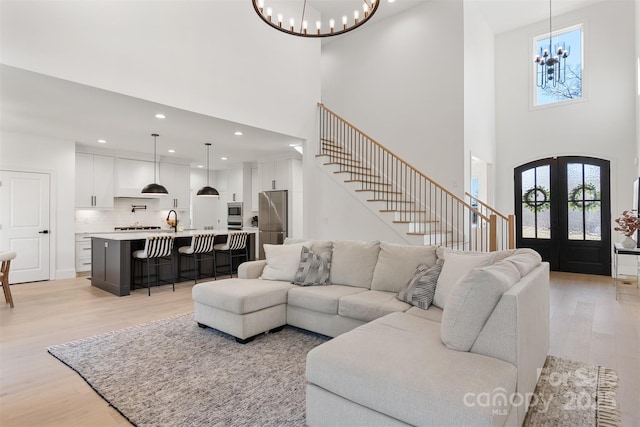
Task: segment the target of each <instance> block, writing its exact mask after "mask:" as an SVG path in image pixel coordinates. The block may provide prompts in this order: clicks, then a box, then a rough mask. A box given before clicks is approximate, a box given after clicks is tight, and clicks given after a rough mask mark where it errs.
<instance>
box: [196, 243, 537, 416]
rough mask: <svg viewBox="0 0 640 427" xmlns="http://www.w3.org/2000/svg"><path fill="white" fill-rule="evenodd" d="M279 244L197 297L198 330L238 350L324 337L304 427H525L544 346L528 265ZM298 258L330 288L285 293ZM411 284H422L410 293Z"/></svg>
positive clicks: (518, 258) (472, 256) (530, 255)
mask: <svg viewBox="0 0 640 427" xmlns="http://www.w3.org/2000/svg"><path fill="white" fill-rule="evenodd" d="M287 243H289V244H288V245H284V246H282V247H278V248H275V247H274V248H273V249H271V248H269V249H266V251H267V261H253V262H248V263H244V264H242V265H241V266H240V268H239V272H238V278H237V279H229V280H219V281H215V282H205V283H200V284H198V285H196V286H194V288H193V298H194V301H195V318H196V321H197V322H198V323H199V325H200V326H202V327H205V326H209V327H212V328H215V329H218V330H221V331H223V332H226V333H229V334H231V335H233V336H235V337H236V338H237V340H238V341H240V342H247V341H248V340H250V339H252V338H253V337H254V336H255V335H257V334H260V333H262V332H266V331H269V330H274V329H278V328H281V327H283V326H284V325H285V324H289V325H292V326H296V327H299V328H303V329H307V330H310V331H314V332H317V333H320V334H324V335H328V336H330V337H334V338H333V339H331V340H329V341H328V342H326V343H324V344H322V345H320V346H318V347H316V348H315V349H313V350H311V351H310V352H309V354H308V355H307V367H306V378H307V413H306V417H307V424H308V425H310V426H316V425H349V426H356V425H362V426H371V425H438V426H440V425H521V424H522V422H523V420H524V416H525V414H526V410H527V405H528V399H529V398H530V396H531V394H532V393H533V391H534V388H535V384H536V382H537V377H538V372H539V369H541V368H542V366H543V364H544V361H545V358H546V355H547V351H548V345H549V344H548V343H549V266H548V264H547V263H543V262H541V260H540V257H539V256H538V254H537V253H535V252H534V251H531V250H528V249H517V250H511V251H502V252H494V253H471V252H457V251H452V250H448V249H444V248H436V247H433V246H409V245H396V244H389V243H384V242H383V243H380V242H354V241H334V242H331V241H311V242H293V241H289V242H287ZM303 246H304V247H306V248H309V249H310V252H311V253H312V254H314V255H315V258H314V260H315V262H316V263H318V262H320V261H323V262H324V263H325V264H322V262H320V264H319V265H320V271H321V273H324V276H323V277H324V278H323V279H322V280H321V281H324V282H325V283H326V282H327V281H326V278H327V276H326V273H327V271H323V269H326V268H327V267H329V268H328V279H329V280H328V282H329V283H331V284H328V285H327V284H325V285H316V286H298V285H294V284H292V283H291V281H292V279H293V277H294V276H295V278H296V280H298V279H299V275H300V274H301V272H303V273H304V272H306V270H304V271H303V264H304V263H302V262H301V260H300V251H301V248H302V247H303ZM270 252H271V254H270ZM307 252H309V251H307ZM319 260H320V261H319ZM329 260H330V263H329ZM308 265H309V263H307V266H308ZM317 266H318V265H316V267H317ZM418 267H420V268H421V269H422V270H420V268H418ZM419 271H422V272H424V271H429V272H432V274H431V275H430V276H429V277H430V278H431V279H429V280H431V282H430V281H429V280H423V279H420V281H418V280H417V279H416V280H413V281H412V279H414V278H417V277H427V276H418V272H419ZM315 274H316V276H318V271H315ZM320 275H321V276H322V274H320ZM316 278H317V277H316ZM436 278H437V282H433V280H435V279H436ZM411 283H413V285H415V284H416V283H419V284H418V287H420V289H421V292H413V294H410V293H409V294H408V293H407V289H413V288H410V287H409V288H408V286H409V284H411ZM436 283H437V286H435V291H434V290H433V286H434V285H435V284H436ZM425 290H426V292H422V291H425ZM399 296H400V298H399ZM431 297H433V301H432V305H430V306H428V308H427V309H423V308H420V307H424V306H425V301H428V300H430V299H431ZM401 299H403V300H401Z"/></svg>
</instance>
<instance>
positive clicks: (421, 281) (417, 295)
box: [397, 259, 444, 310]
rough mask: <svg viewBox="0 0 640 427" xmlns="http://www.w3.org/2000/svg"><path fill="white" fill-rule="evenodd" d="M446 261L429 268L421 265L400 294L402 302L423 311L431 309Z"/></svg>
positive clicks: (399, 297)
mask: <svg viewBox="0 0 640 427" xmlns="http://www.w3.org/2000/svg"><path fill="white" fill-rule="evenodd" d="M443 264H444V261H443V260H442V259H439V260H438V262H436V264H435V265H434V266H433V267H431V268H429V266H427V265H426V264H420V265H419V266H418V268H416V272H415V274H414V275H413V277H412V278H411V279H410V280H409V281H408V282H407V284H406V285H405V287H404V288H403V289H402V290H401V291H400V292H399V293H398V296H397V298H398V299H399V300H400V301H404V302H406V303H409V304H412V305H415V306H416V307H420V308H421V309H423V310H426V309H428V308H429V306H430V305H431V303H432V302H433V296H434V295H435V293H436V285H437V284H438V276H440V272H441V271H442V265H443Z"/></svg>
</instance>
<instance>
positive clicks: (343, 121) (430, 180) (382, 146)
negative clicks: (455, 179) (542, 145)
mask: <svg viewBox="0 0 640 427" xmlns="http://www.w3.org/2000/svg"><path fill="white" fill-rule="evenodd" d="M318 107H322V108H324V109H325V110H326V111H328V112H329V113H331V114H333V116H334V117H335V118H336V119H338V120H339V121H341V122H342V123H344V124H346V125H348V126H350V127H352V128H353V129H354V130H356V131H357V132H359V133H360V134H361V135H362V136H364V137H365V138H367V139H368V140H369V141H371V142H372V143H373V144H375V145H377V146H378V147H379V148H380V149H381V150H383V151H386V152H388V153H389V154H391V155H392V156H394V157H395V158H397V159H398V160H400V161H401V162H402V163H404V164H406V165H407V166H409V167H410V168H411V169H413V170H414V171H415V173H417V174H418V175H420V176H421V177H423V178H424V179H426V180H427V181H429V182H431V183H432V184H433V185H435V186H436V187H437V188H438V189H439V190H441V191H443V192H444V193H446V194H448V195H449V196H450V197H452V198H453V199H455V200H457V201H458V202H459V203H461V204H462V205H464V206H465V207H467V208H468V209H469V210H470V211H471V212H473V213H475V214H476V215H478V216H479V217H481V218H482V219H484V220H485V221H487V222H489V217H487V216H486V215H484V214H483V213H482V212H480V211H479V210H477V209H476V208H474V207H473V206H471V205H470V204H468V203H467V202H466V201H464V200H463V199H461V198H460V197H458V196H456V195H455V194H453V193H452V192H450V191H449V190H447V189H446V188H445V187H443V186H442V185H440V184H439V183H437V182H436V181H434V180H433V179H431V178H429V177H428V176H426V175H425V174H423V173H422V172H420V170H419V169H418V168H416V167H415V166H413V165H412V164H411V163H409V162H407V161H406V160H404V159H403V158H402V157H400V156H398V155H397V154H396V153H394V152H393V151H391V150H389V149H388V148H387V147H385V146H384V145H382V144H380V143H379V142H378V141H376V140H375V139H373V138H371V137H370V136H369V135H367V134H366V133H365V132H363V131H362V130H360V129H359V128H358V127H357V126H354V125H353V124H352V123H349V122H348V121H347V120H344V119H343V118H342V117H340V116H339V115H338V114H337V113H335V112H334V111H332V110H331V109H330V108H327V107H326V106H325V105H324V104H323V103H322V102H318Z"/></svg>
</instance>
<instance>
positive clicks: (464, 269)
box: [433, 249, 493, 309]
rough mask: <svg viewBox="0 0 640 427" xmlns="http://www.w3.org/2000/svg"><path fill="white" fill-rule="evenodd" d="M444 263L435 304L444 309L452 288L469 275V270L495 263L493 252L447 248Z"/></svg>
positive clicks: (434, 299)
mask: <svg viewBox="0 0 640 427" xmlns="http://www.w3.org/2000/svg"><path fill="white" fill-rule="evenodd" d="M443 258H444V265H443V266H442V272H441V273H440V277H438V285H437V286H436V295H435V296H434V298H433V305H435V306H436V307H440V308H442V309H444V307H445V305H446V303H447V298H448V297H449V294H450V293H451V289H453V286H454V285H455V284H456V283H457V282H458V280H460V279H462V278H463V277H464V276H466V275H467V273H468V272H470V271H471V270H473V269H474V268H478V267H485V266H487V265H491V264H492V263H493V254H492V253H490V252H463V251H454V250H451V249H445V251H444V253H443Z"/></svg>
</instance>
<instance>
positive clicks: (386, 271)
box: [371, 242, 436, 292]
mask: <svg viewBox="0 0 640 427" xmlns="http://www.w3.org/2000/svg"><path fill="white" fill-rule="evenodd" d="M435 263H436V247H435V246H423V245H399V244H395V243H386V242H382V243H380V254H379V255H378V262H377V263H376V267H375V270H374V271H373V280H372V281H371V289H373V290H376V291H388V292H400V290H401V289H402V288H403V287H404V286H405V285H406V284H407V282H408V281H409V280H411V278H412V277H413V275H414V273H415V271H416V268H417V267H418V265H420V264H426V265H427V266H428V267H431V266H433V265H435Z"/></svg>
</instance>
